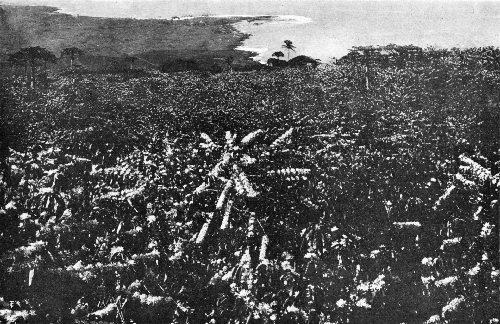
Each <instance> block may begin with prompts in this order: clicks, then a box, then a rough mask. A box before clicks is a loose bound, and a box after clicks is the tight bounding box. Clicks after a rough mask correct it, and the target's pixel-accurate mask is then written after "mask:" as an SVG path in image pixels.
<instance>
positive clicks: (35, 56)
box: [9, 46, 56, 88]
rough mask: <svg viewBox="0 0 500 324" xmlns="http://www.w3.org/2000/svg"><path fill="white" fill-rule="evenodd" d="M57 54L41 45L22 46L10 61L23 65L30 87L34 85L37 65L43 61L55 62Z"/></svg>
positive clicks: (11, 56) (12, 55) (45, 62)
mask: <svg viewBox="0 0 500 324" xmlns="http://www.w3.org/2000/svg"><path fill="white" fill-rule="evenodd" d="M55 61H56V56H55V55H54V54H52V52H50V51H48V50H47V49H45V48H42V47H40V46H35V47H26V48H22V49H21V50H20V51H18V52H16V53H14V54H11V55H10V56H9V62H11V63H13V64H15V65H23V66H24V72H25V75H26V81H27V82H28V81H31V82H30V87H31V88H33V87H34V83H35V75H36V69H37V66H38V65H40V64H41V63H44V64H47V63H48V62H52V63H54V62H55Z"/></svg>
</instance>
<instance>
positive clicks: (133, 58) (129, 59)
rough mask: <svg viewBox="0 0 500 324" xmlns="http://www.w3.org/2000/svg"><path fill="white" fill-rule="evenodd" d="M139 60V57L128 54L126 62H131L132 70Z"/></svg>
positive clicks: (130, 67)
mask: <svg viewBox="0 0 500 324" xmlns="http://www.w3.org/2000/svg"><path fill="white" fill-rule="evenodd" d="M136 61H137V57H135V56H128V55H127V56H126V57H125V62H127V63H128V64H129V69H130V70H132V69H133V68H134V64H135V62H136Z"/></svg>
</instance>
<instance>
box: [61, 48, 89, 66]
mask: <svg viewBox="0 0 500 324" xmlns="http://www.w3.org/2000/svg"><path fill="white" fill-rule="evenodd" d="M83 53H84V52H83V50H81V49H79V48H78V47H67V48H65V49H63V50H62V51H61V58H63V57H67V58H69V61H70V67H71V68H73V62H74V61H75V59H76V58H77V57H78V56H82V55H83Z"/></svg>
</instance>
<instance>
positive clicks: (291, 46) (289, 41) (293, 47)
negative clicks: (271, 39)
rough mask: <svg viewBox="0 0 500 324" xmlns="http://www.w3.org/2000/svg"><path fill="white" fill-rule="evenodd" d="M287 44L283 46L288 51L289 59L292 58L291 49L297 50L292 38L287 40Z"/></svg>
mask: <svg viewBox="0 0 500 324" xmlns="http://www.w3.org/2000/svg"><path fill="white" fill-rule="evenodd" d="M284 42H285V45H281V47H282V48H284V49H286V50H287V52H288V56H287V57H288V59H290V51H293V52H295V46H294V45H293V42H292V41H291V40H288V39H287V40H285V41H284Z"/></svg>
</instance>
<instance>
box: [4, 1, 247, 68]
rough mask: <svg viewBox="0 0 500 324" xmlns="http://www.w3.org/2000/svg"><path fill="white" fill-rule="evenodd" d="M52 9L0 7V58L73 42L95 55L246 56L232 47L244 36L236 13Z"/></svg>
mask: <svg viewBox="0 0 500 324" xmlns="http://www.w3.org/2000/svg"><path fill="white" fill-rule="evenodd" d="M56 10H57V9H56V8H53V7H37V6H33V7H27V6H0V61H2V60H5V59H6V54H8V53H12V52H15V51H17V50H19V49H20V48H21V47H27V46H40V47H44V48H46V49H48V50H50V51H52V52H53V53H54V54H56V55H59V53H60V52H61V50H62V49H63V48H66V47H72V46H76V47H79V48H81V49H83V50H84V51H85V53H86V54H87V55H90V56H93V57H101V58H102V57H108V58H109V57H115V58H116V57H122V56H124V55H134V56H140V55H144V56H145V57H147V58H148V59H151V60H153V61H152V62H151V63H153V64H161V63H163V62H164V61H165V60H169V59H172V57H171V55H180V56H182V57H183V56H184V54H185V53H191V54H189V55H190V56H193V55H192V53H196V56H199V55H206V54H207V53H212V52H220V53H224V52H225V51H230V52H232V53H231V56H233V57H234V56H236V57H240V58H243V59H248V57H249V56H250V53H248V52H247V53H245V52H241V51H233V50H234V48H235V47H236V46H238V45H240V43H241V41H242V40H243V39H245V38H246V37H247V35H245V34H242V33H240V32H238V31H237V30H236V29H235V28H234V27H233V26H232V25H231V24H232V23H234V22H237V21H238V20H237V19H239V18H208V17H203V18H194V19H189V20H175V21H173V20H166V19H148V20H139V19H114V18H96V17H84V16H71V15H67V14H60V13H56V12H55V11H56ZM148 53H154V55H151V54H148ZM158 53H164V54H165V55H167V57H165V56H164V55H158ZM226 55H229V54H227V53H226ZM100 61H103V60H102V59H100ZM108 61H109V60H108Z"/></svg>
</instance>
